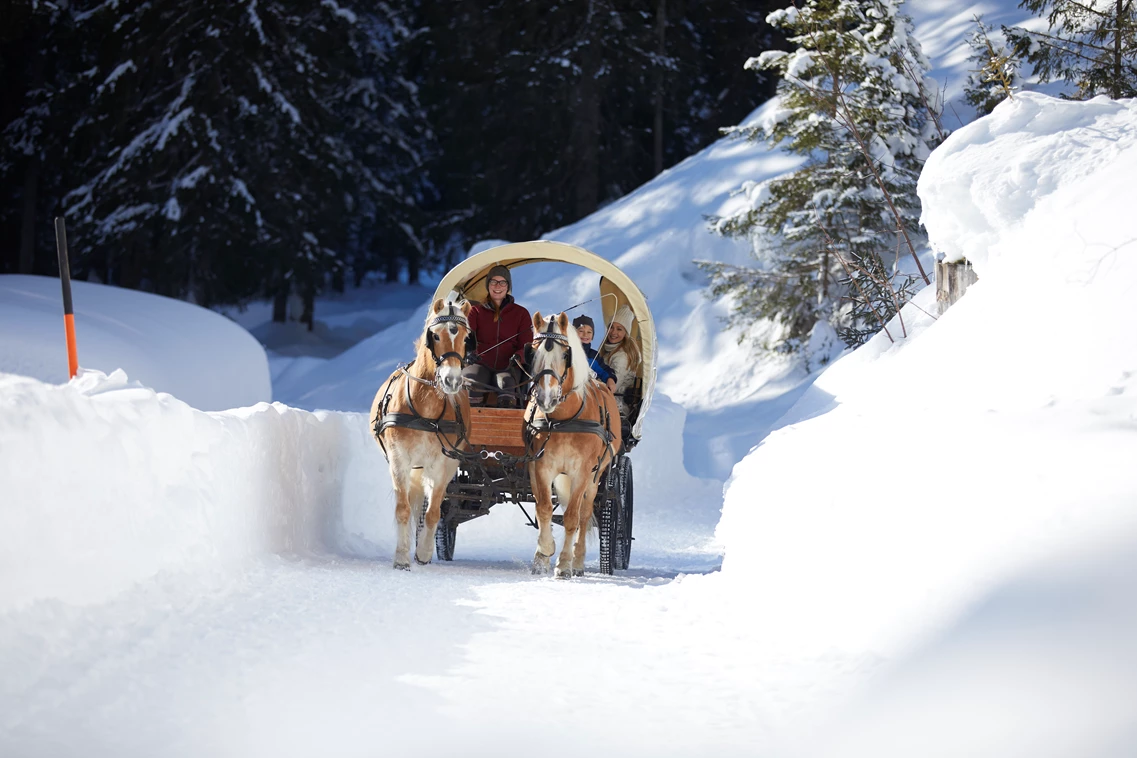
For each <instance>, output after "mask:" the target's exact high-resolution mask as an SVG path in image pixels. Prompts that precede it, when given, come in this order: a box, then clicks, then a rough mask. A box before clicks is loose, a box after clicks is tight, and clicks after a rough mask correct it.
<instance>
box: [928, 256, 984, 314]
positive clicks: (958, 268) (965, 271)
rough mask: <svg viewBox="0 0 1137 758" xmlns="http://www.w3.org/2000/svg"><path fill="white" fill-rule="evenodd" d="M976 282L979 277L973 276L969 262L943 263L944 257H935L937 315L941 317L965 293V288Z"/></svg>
mask: <svg viewBox="0 0 1137 758" xmlns="http://www.w3.org/2000/svg"><path fill="white" fill-rule="evenodd" d="M977 281H979V277H977V276H976V275H975V269H974V268H972V267H971V262H970V261H968V260H967V259H966V258H965V259H964V260H961V261H955V262H953V263H945V262H944V255H943V253H940V254H939V256H937V257H936V307H937V309H938V310H939V315H941V316H942V315H943V314H944V311H946V310H947V309H948V308H950V307H952V306H953V305H955V302H956V301H957V300H959V299H960V298H961V297H963V293H965V292H967V288H968V287H970V286H971V285H972V284H975V282H977Z"/></svg>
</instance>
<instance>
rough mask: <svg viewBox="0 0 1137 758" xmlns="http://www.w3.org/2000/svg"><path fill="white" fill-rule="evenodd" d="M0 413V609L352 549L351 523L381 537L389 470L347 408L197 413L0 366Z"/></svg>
mask: <svg viewBox="0 0 1137 758" xmlns="http://www.w3.org/2000/svg"><path fill="white" fill-rule="evenodd" d="M0 418H2V419H3V424H2V425H0V482H3V498H2V503H3V504H2V506H0V611H3V610H6V609H8V608H11V607H15V606H19V605H22V604H24V603H27V602H30V601H34V600H37V599H45V598H57V599H60V600H64V601H66V602H71V603H77V604H82V603H96V602H100V601H102V600H105V599H107V598H109V597H110V596H112V595H114V594H115V593H117V592H119V591H121V590H123V589H126V588H128V587H129V586H131V584H132V583H134V582H137V581H140V580H143V579H148V578H151V577H153V576H154V575H155V574H157V573H159V572H162V571H170V570H177V571H191V572H205V573H218V572H221V573H224V572H226V571H230V570H233V569H236V568H238V567H239V566H240V565H241V564H242V563H243V562H244V561H246V560H248V559H250V558H253V557H256V556H261V555H264V554H265V553H278V554H301V555H302V554H304V553H309V552H322V551H325V550H328V549H333V548H339V549H342V550H345V551H348V550H350V544H349V542H350V541H351V538H348V537H346V536H345V535H347V534H348V533H351V532H352V531H353V530H355V531H357V532H363V533H366V534H367V535H368V537H369V538H370V540H372V541H373V543H374V544H373V546H372V547H373V549H375V550H378V551H382V550H387V551H388V552H390V546H389V545H388V544H384V540H385V539H386V538H387V534H386V533H385V532H384V530H383V529H381V528H379V525H380V522H379V517H378V514H379V512H380V508H379V507H378V506H379V505H380V503H382V502H384V501H385V500H386V499H387V498H388V496H389V493H390V483H389V482H390V480H389V479H388V478H387V473H386V470H385V468H384V467H382V466H381V465H377V464H381V462H382V458H381V457H379V453H378V450H376V449H374V445H375V443H374V442H373V441H371V440H370V438H369V437H368V435H367V429H366V423H364V422H365V418H364V417H362V416H359V415H358V414H325V413H321V414H313V413H308V412H306V411H297V410H293V409H290V408H287V407H286V406H282V405H279V404H274V405H268V404H266V403H261V404H260V405H257V406H254V407H252V408H245V409H239V410H234V411H227V412H220V413H206V412H202V411H197V410H194V409H193V408H190V407H189V406H188V405H186V404H185V403H183V402H181V401H179V400H177V399H176V398H174V397H172V396H170V395H167V394H161V393H155V392H154V391H153V390H150V389H147V388H145V387H142V386H140V385H138V384H137V383H132V382H128V381H127V380H126V378H125V375H123V374H122V373H121V372H116V373H115V374H112V375H111V376H110V377H106V376H104V375H102V374H99V373H97V372H90V373H86V374H84V375H82V376H80V377H79V378H78V379H76V380H75V381H73V382H71V383H70V384H66V385H60V386H52V385H46V384H42V383H40V382H38V381H35V380H32V379H27V378H24V377H17V376H12V375H0ZM368 446H370V449H369V447H368ZM366 453H370V455H366ZM361 492H363V493H366V492H373V493H375V495H374V497H373V498H369V497H368V496H366V495H363V494H360V493H361ZM366 499H372V500H374V501H375V505H376V506H377V507H376V508H375V510H374V511H373V513H372V514H371V515H372V516H373V518H374V525H367V524H364V525H357V524H356V523H355V521H354V519H355V517H357V516H359V515H360V514H358V513H345V512H344V511H343V508H342V506H343V503H344V502H363V501H365V500H366ZM388 512H389V510H388ZM387 520H390V518H389V517H388V519H387ZM387 531H389V530H387Z"/></svg>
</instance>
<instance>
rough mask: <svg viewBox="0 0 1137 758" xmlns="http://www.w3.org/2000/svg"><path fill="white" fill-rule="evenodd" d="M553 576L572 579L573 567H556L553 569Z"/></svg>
mask: <svg viewBox="0 0 1137 758" xmlns="http://www.w3.org/2000/svg"><path fill="white" fill-rule="evenodd" d="M553 577H554V578H555V579H571V578H572V570H571V569H563V568H560V567H559V566H558V567H557V568H556V569H554V570H553Z"/></svg>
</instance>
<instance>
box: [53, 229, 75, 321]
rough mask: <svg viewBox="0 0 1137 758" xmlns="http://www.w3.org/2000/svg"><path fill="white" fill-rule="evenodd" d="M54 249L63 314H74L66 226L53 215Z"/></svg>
mask: <svg viewBox="0 0 1137 758" xmlns="http://www.w3.org/2000/svg"><path fill="white" fill-rule="evenodd" d="M55 249H56V251H57V252H58V253H59V281H60V282H61V283H62V284H63V315H65V316H72V315H74V314H75V310H74V307H73V305H72V303H71V265H70V264H69V263H68V262H67V228H66V227H65V226H64V224H63V217H62V216H56V217H55Z"/></svg>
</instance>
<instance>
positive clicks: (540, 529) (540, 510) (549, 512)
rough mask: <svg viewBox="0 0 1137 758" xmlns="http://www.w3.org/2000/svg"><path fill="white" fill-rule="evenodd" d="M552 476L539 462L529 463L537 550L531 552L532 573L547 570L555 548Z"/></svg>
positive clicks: (545, 572) (546, 571)
mask: <svg viewBox="0 0 1137 758" xmlns="http://www.w3.org/2000/svg"><path fill="white" fill-rule="evenodd" d="M552 479H553V477H552V476H548V475H546V472H545V470H544V468H543V467H542V466H541V465H540V464H539V463H530V464H529V484H530V486H532V488H533V499H534V500H536V501H537V504H536V511H537V550H536V552H535V553H533V568H532V571H533V573H534V574H547V573H548V572H549V559H550V558H551V557H552V556H553V553H555V552H556V550H557V544H556V542H555V541H554V540H553V481H552Z"/></svg>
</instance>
